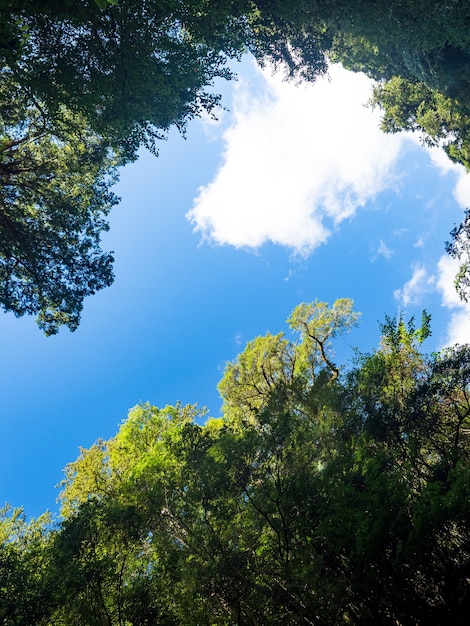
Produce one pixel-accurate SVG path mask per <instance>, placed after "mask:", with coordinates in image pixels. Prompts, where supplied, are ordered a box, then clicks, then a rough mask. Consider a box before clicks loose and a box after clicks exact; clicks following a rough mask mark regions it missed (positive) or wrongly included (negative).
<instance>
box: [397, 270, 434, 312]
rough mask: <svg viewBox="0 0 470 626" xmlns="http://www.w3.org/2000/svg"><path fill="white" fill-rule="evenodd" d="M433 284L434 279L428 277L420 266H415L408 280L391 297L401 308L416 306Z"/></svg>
mask: <svg viewBox="0 0 470 626" xmlns="http://www.w3.org/2000/svg"><path fill="white" fill-rule="evenodd" d="M433 283H434V278H433V277H432V276H429V274H428V273H427V271H426V269H425V268H424V267H423V266H422V265H417V266H416V267H415V268H414V270H413V275H412V277H411V278H410V280H409V281H408V282H406V283H405V284H404V285H403V287H402V288H401V289H396V290H395V291H394V293H393V295H394V297H395V299H396V300H398V301H399V302H400V304H401V305H402V306H403V307H406V306H409V305H414V304H418V303H419V301H420V300H421V298H422V297H423V296H424V294H425V293H427V292H428V291H429V290H430V288H431V286H432V285H433Z"/></svg>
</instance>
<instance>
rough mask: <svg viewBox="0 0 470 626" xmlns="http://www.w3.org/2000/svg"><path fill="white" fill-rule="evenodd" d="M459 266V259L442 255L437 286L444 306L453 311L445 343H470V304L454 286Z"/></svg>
mask: <svg viewBox="0 0 470 626" xmlns="http://www.w3.org/2000/svg"><path fill="white" fill-rule="evenodd" d="M458 267H459V264H458V261H457V260H456V259H452V258H451V257H449V256H442V257H441V258H440V260H439V263H438V273H439V274H438V279H437V288H438V290H439V291H440V292H441V295H442V306H444V307H446V308H448V309H451V311H452V313H451V318H450V322H449V326H448V329H447V337H446V340H445V345H453V344H455V343H460V344H464V343H470V305H469V304H467V303H465V302H463V301H462V300H460V298H459V296H458V294H457V292H456V290H455V287H454V279H455V276H456V274H457V271H458Z"/></svg>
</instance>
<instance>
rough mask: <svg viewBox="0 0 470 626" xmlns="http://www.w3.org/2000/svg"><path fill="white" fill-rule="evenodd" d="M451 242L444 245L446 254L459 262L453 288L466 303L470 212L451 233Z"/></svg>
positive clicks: (469, 276)
mask: <svg viewBox="0 0 470 626" xmlns="http://www.w3.org/2000/svg"><path fill="white" fill-rule="evenodd" d="M450 234H451V236H452V241H450V242H447V243H446V250H447V252H448V254H450V256H451V257H453V258H454V259H458V260H459V261H460V267H459V271H458V272H457V276H456V277H455V287H456V289H457V293H458V294H459V296H460V298H461V299H462V300H464V301H465V302H468V298H469V294H470V210H469V209H467V210H466V211H465V219H464V220H463V222H462V223H461V224H459V226H455V227H454V228H453V229H452V231H451V233H450Z"/></svg>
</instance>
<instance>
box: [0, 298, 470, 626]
mask: <svg viewBox="0 0 470 626" xmlns="http://www.w3.org/2000/svg"><path fill="white" fill-rule="evenodd" d="M356 318H357V314H355V313H354V311H353V308H352V303H351V301H349V300H338V301H337V302H336V303H335V304H334V305H333V306H332V307H328V306H327V305H326V304H325V303H318V302H314V303H312V304H310V305H308V304H301V305H300V306H299V307H297V308H296V309H295V310H294V312H293V313H292V316H291V317H290V320H289V322H290V324H291V326H292V327H293V328H294V329H296V330H299V331H300V338H299V339H298V340H297V341H296V342H294V341H292V342H291V341H288V340H287V339H286V338H285V337H284V335H283V334H282V333H281V334H279V335H271V334H268V335H266V336H265V337H259V338H258V339H256V340H255V341H254V342H250V343H249V344H248V345H247V347H246V349H245V350H244V352H243V353H242V354H241V355H240V356H239V357H238V359H237V360H236V361H235V362H234V363H233V364H229V365H228V366H227V370H226V373H225V376H224V379H223V381H222V383H221V390H222V392H223V395H224V416H223V417H221V418H218V419H208V420H207V421H206V422H205V423H204V424H202V423H201V422H202V418H203V416H204V414H203V412H201V411H199V410H198V409H197V408H196V407H194V406H186V407H184V406H181V405H177V406H175V407H170V406H168V407H165V408H164V409H158V408H156V407H152V406H150V405H148V404H145V405H139V406H137V407H135V408H134V409H132V410H131V411H130V413H129V416H128V419H127V420H125V421H124V422H123V423H122V424H121V426H120V429H119V431H118V433H117V435H116V436H115V437H113V438H111V439H110V440H109V441H99V442H98V443H97V444H95V445H94V446H92V447H91V448H89V449H88V450H82V451H81V454H80V457H79V458H78V459H77V460H76V461H74V462H73V463H71V464H69V465H68V466H67V468H66V477H65V480H64V482H63V485H62V486H63V490H62V493H61V500H62V515H63V519H62V522H61V524H60V525H59V526H58V527H56V528H50V527H49V528H47V527H45V526H44V525H41V524H39V525H38V523H34V522H32V523H31V524H29V525H28V524H26V522H25V520H24V516H23V515H22V512H21V511H18V512H14V513H10V514H8V512H6V513H5V515H4V517H3V518H2V525H0V529H1V530H2V536H1V537H2V539H3V544H2V545H3V548H2V550H3V551H2V552H1V554H0V556H1V559H0V567H1V568H2V580H3V581H4V583H3V586H2V587H0V593H3V594H4V596H3V597H5V602H4V603H3V604H1V603H0V605H1V606H2V609H3V614H2V619H3V623H5V624H8V625H10V624H12V625H13V624H21V623H31V624H45V625H46V624H47V626H59V625H60V626H65V625H67V626H69V625H72V626H73V625H74V624H76V625H77V626H79V625H80V626H82V625H83V624H90V625H95V624H96V625H100V626H101V625H106V626H109V625H119V626H124V625H125V626H130V625H131V624H135V625H142V626H144V625H145V626H150V624H155V623H158V624H165V625H171V626H173V625H176V624H194V623H196V624H206V625H207V626H215V625H227V624H233V623H237V624H250V625H261V624H279V625H281V624H292V625H294V624H305V623H313V624H316V623H319V624H361V625H363V624H371V625H372V624H390V625H392V624H403V625H407V624H409V625H410V626H411V625H412V624H413V625H414V626H416V625H420V624H423V625H424V624H430V623H452V624H464V623H466V621H467V618H468V608H469V606H470V589H469V584H468V580H469V573H470V524H469V520H470V510H469V502H470V498H469V496H470V447H469V433H470V401H469V383H470V352H469V349H468V346H465V347H455V348H453V349H449V350H446V351H444V352H442V353H441V354H434V355H431V356H428V355H425V354H422V353H421V351H420V350H421V344H422V341H423V340H424V339H425V338H426V336H428V335H429V334H430V328H429V324H430V316H429V315H428V314H427V313H426V312H424V313H423V319H422V325H421V328H418V329H417V328H416V327H415V325H414V323H413V320H411V321H410V322H409V323H405V321H404V319H403V317H401V316H400V317H399V318H398V319H392V318H388V317H387V318H386V320H385V323H384V324H383V325H382V340H381V343H380V345H379V348H378V349H377V350H376V351H375V352H374V353H372V354H370V355H363V356H361V357H360V358H358V360H357V363H356V365H355V366H354V367H353V368H352V369H351V370H350V371H348V372H344V371H342V370H339V369H338V368H337V367H336V366H335V367H334V368H332V367H331V363H332V361H331V358H330V357H331V352H330V351H327V350H326V347H325V348H324V355H326V359H325V357H324V356H323V354H322V350H321V349H320V347H319V345H318V341H317V340H319V341H321V342H322V343H323V344H324V346H326V343H325V342H326V341H327V340H328V339H329V338H331V337H333V336H337V335H339V334H341V332H344V331H347V330H348V329H349V328H350V326H351V325H353V324H354V323H355V321H356ZM312 364H313V365H312ZM297 365H298V366H299V367H297ZM25 589H28V593H27V594H25V593H24V590H25ZM22 593H23V595H21V594H22ZM10 598H11V599H12V600H10ZM7 599H8V601H7ZM35 611H36V612H35ZM25 616H26V617H25Z"/></svg>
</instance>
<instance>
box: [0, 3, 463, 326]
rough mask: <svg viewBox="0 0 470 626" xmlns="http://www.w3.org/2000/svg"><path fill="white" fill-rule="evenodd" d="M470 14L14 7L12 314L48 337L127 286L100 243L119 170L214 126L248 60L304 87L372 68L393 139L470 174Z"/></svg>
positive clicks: (286, 7)
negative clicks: (337, 68) (199, 125)
mask: <svg viewBox="0 0 470 626" xmlns="http://www.w3.org/2000/svg"><path fill="white" fill-rule="evenodd" d="M469 15H470V14H469V12H468V6H467V2H466V1H465V0H453V1H452V2H448V3H447V4H446V5H445V6H444V7H443V6H442V3H441V2H438V1H437V0H406V1H403V0H400V2H398V1H392V2H389V3H388V4H387V9H386V10H384V8H383V2H381V1H380V0H374V1H371V0H348V2H344V0H321V1H319V2H311V1H310V0H296V1H295V2H289V3H287V2H278V1H277V0H257V1H254V0H230V1H228V0H217V1H215V2H207V1H206V0H186V1H185V2H183V1H175V0H162V1H161V0H159V1H158V2H157V1H155V0H145V1H142V0H81V1H80V2H71V1H66V2H64V1H63V0H41V1H38V0H8V1H3V2H0V18H1V19H0V63H1V84H0V141H1V143H0V146H1V152H0V154H1V162H0V163H1V165H2V170H1V173H2V179H1V181H0V184H1V198H0V217H1V220H0V240H1V250H0V254H1V256H0V259H1V262H2V273H1V276H0V290H1V293H2V298H1V300H0V306H2V307H3V308H4V309H5V310H11V311H13V312H14V313H15V314H16V315H23V314H24V313H34V314H37V315H38V321H39V324H40V326H41V327H42V328H44V330H45V331H46V332H47V333H54V332H57V330H58V328H59V327H60V325H61V324H66V325H67V326H68V327H69V328H71V329H72V330H73V329H74V328H76V327H77V324H78V322H79V317H80V311H81V309H82V306H83V299H84V298H85V297H86V296H87V295H88V294H91V293H93V292H94V291H96V290H97V289H101V288H102V287H104V286H106V285H109V284H110V282H111V281H112V270H111V260H112V259H111V255H110V254H105V253H103V252H102V251H101V250H100V248H99V238H100V231H101V230H102V229H103V228H106V223H105V221H104V218H105V216H106V214H107V212H108V210H109V207H110V206H111V205H112V204H113V203H114V199H113V198H112V196H111V195H110V193H109V187H110V185H111V183H112V181H113V180H114V177H115V171H114V169H113V168H114V166H115V165H116V164H124V163H126V162H129V161H131V160H133V159H135V158H136V157H137V153H138V149H139V147H141V146H146V147H147V148H149V149H150V150H153V151H155V152H156V151H157V141H158V140H159V139H161V138H164V137H165V136H166V133H167V131H168V129H169V128H170V127H171V126H172V125H176V126H177V127H178V128H179V129H180V130H182V131H184V128H185V125H186V123H187V121H188V120H190V119H191V118H193V117H194V116H197V115H200V114H201V113H203V112H207V113H209V114H213V112H214V108H215V106H216V105H217V104H218V103H219V97H218V96H217V95H216V94H214V92H213V91H212V90H211V85H212V83H213V81H214V80H215V79H216V78H220V77H224V78H230V77H231V76H232V73H231V71H230V70H229V69H228V66H227V61H228V60H229V59H232V58H238V57H239V56H240V55H241V54H242V53H243V52H245V51H250V52H252V53H253V54H254V55H255V56H256V58H257V59H258V61H259V62H260V63H270V64H272V65H274V66H275V67H279V66H282V67H283V68H284V71H285V72H286V74H287V75H288V76H289V77H291V78H293V79H295V80H314V79H315V78H316V77H317V76H318V75H321V74H325V73H326V72H327V70H328V62H329V60H333V61H340V62H341V63H343V65H345V67H347V68H349V69H352V70H354V71H365V72H366V73H367V74H369V75H370V76H371V77H373V78H374V79H376V80H377V81H380V82H379V84H378V86H377V88H376V91H375V94H374V98H373V103H374V104H375V105H378V106H381V107H382V108H383V109H384V122H383V128H384V130H386V131H389V132H390V131H391V132H396V131H398V130H402V129H407V130H410V129H411V130H418V131H420V132H422V133H424V139H425V141H426V142H428V143H431V144H438V143H440V144H443V145H444V147H445V149H446V151H447V152H448V154H449V156H450V158H452V159H454V160H456V161H458V162H460V163H463V164H464V165H465V166H466V167H469V165H470V157H469V147H470V140H469V127H470V126H469V121H468V119H469V118H468V115H469V104H468V87H469V84H470V74H469V67H470V65H469V60H470V40H469V36H468V33H469V32H470V29H469V26H470V24H469V21H470V18H469ZM65 120H70V121H71V122H70V126H69V127H67V125H68V122H65ZM72 120H73V121H72ZM38 133H40V134H38ZM54 151H56V154H54V157H53V158H52V154H51V153H52V152H54ZM33 153H34V154H33ZM53 161H54V162H53ZM52 180H54V181H59V180H63V181H64V182H63V185H60V184H59V185H58V188H55V186H54V184H53V183H52V182H51V181H52ZM69 186H70V188H71V192H70V194H69V195H68V194H67V193H66V189H67V188H69ZM79 186H80V187H82V186H83V188H84V193H83V197H81V198H80V197H79V196H78V195H77V193H76V190H77V188H78V187H79ZM13 204H14V209H13V208H12V206H13ZM12 211H14V215H12ZM51 218H52V219H51ZM13 222H14V226H12V223H13Z"/></svg>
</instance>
